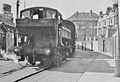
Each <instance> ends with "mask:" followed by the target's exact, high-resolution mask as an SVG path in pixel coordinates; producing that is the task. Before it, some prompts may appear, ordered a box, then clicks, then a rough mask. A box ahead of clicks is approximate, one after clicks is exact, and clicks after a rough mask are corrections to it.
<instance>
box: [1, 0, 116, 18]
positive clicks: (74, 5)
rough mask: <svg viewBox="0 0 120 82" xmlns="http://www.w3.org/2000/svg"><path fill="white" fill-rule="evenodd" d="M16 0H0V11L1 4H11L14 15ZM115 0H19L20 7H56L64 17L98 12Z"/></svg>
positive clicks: (110, 5)
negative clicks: (79, 13) (78, 13)
mask: <svg viewBox="0 0 120 82" xmlns="http://www.w3.org/2000/svg"><path fill="white" fill-rule="evenodd" d="M16 1H17V0H0V13H1V12H2V4H4V3H6V4H10V5H12V12H13V13H14V16H16ZM113 1H115V0H20V2H21V4H20V5H21V6H20V9H24V8H29V7H35V6H40V7H41V6H43V7H44V6H45V7H51V8H55V9H57V10H58V11H59V12H61V14H62V15H63V19H66V18H68V17H70V16H71V15H73V14H74V13H75V12H76V11H79V12H90V10H92V11H93V12H95V13H97V14H99V12H100V11H103V12H105V11H106V8H107V7H112V5H113Z"/></svg>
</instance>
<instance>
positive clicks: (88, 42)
mask: <svg viewBox="0 0 120 82" xmlns="http://www.w3.org/2000/svg"><path fill="white" fill-rule="evenodd" d="M68 20H70V21H72V22H73V23H74V24H75V26H76V34H77V40H76V41H77V43H79V44H80V48H81V49H84V50H87V49H88V50H93V48H94V45H93V44H94V43H93V42H94V41H97V21H98V15H97V14H96V13H94V12H92V10H91V11H90V12H78V11H77V12H76V13H74V14H73V15H72V16H71V17H69V18H68Z"/></svg>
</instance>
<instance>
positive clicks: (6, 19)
mask: <svg viewBox="0 0 120 82" xmlns="http://www.w3.org/2000/svg"><path fill="white" fill-rule="evenodd" d="M0 21H1V22H3V23H4V24H6V25H8V26H12V27H15V24H14V23H13V20H12V17H10V16H6V15H4V14H0Z"/></svg>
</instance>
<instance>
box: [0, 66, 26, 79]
mask: <svg viewBox="0 0 120 82" xmlns="http://www.w3.org/2000/svg"><path fill="white" fill-rule="evenodd" d="M26 67H27V65H26V66H22V67H21V68H18V69H13V70H10V71H7V72H4V73H2V74H0V78H2V77H5V76H7V75H10V74H12V73H14V72H16V71H19V70H22V69H24V68H26Z"/></svg>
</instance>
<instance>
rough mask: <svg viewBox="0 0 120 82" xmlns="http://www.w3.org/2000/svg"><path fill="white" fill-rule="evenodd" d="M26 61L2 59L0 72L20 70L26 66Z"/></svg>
mask: <svg viewBox="0 0 120 82" xmlns="http://www.w3.org/2000/svg"><path fill="white" fill-rule="evenodd" d="M25 65H26V64H25V63H24V62H19V63H16V62H14V61H12V60H0V74H4V73H7V72H10V71H13V70H18V69H20V68H21V67H22V66H25Z"/></svg>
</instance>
